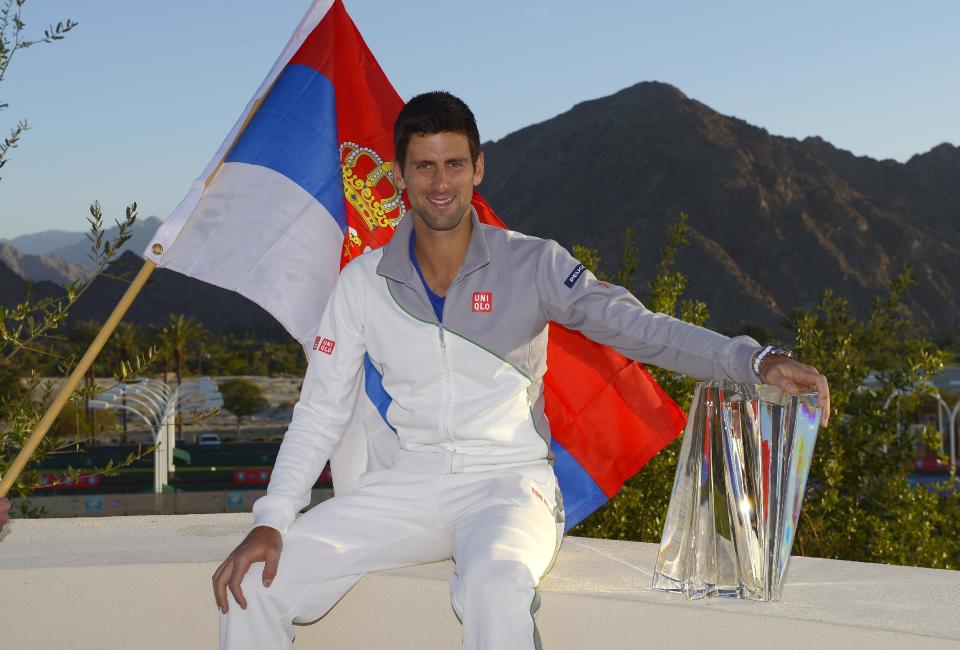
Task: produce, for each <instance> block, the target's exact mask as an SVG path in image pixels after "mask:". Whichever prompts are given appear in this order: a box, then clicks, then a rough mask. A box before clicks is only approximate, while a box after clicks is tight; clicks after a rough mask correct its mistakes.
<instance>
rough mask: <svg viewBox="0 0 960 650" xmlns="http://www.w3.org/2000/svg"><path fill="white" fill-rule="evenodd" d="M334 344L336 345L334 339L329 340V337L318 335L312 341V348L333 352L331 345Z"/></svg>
mask: <svg viewBox="0 0 960 650" xmlns="http://www.w3.org/2000/svg"><path fill="white" fill-rule="evenodd" d="M335 345H336V342H335V341H331V340H330V339H325V338H323V337H322V336H318V337H317V338H316V339H314V341H313V349H314V350H320V351H321V352H323V353H324V354H333V346H335Z"/></svg>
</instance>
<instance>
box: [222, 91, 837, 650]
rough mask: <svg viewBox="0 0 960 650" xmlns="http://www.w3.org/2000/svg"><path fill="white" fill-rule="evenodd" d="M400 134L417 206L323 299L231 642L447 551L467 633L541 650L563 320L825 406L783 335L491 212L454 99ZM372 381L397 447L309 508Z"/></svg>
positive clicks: (442, 97) (233, 610)
mask: <svg viewBox="0 0 960 650" xmlns="http://www.w3.org/2000/svg"><path fill="white" fill-rule="evenodd" d="M394 141H395V150H396V157H397V160H396V162H395V170H396V173H397V174H398V183H399V185H400V187H401V188H403V189H405V190H406V192H407V197H408V199H409V201H410V206H411V208H412V209H411V213H410V215H409V216H407V217H406V218H405V219H404V220H403V221H402V222H401V223H400V225H399V226H398V227H397V230H396V233H395V234H394V236H393V238H392V240H391V241H390V243H389V244H387V245H386V246H384V247H383V248H381V249H378V250H375V251H372V252H369V253H367V254H364V255H362V256H360V257H358V258H357V259H355V260H354V261H353V262H351V263H350V264H348V265H347V266H346V267H345V268H344V270H343V272H342V273H341V275H340V279H339V280H338V282H337V286H336V288H335V289H334V292H333V294H332V295H331V297H330V300H329V302H328V304H327V306H326V309H325V311H324V314H323V317H322V318H321V321H320V324H319V327H318V329H317V339H316V340H317V345H315V346H314V351H313V352H312V353H311V355H312V356H311V358H310V362H309V366H308V369H307V374H306V377H305V378H304V383H303V391H302V393H301V397H300V401H299V402H298V403H297V406H296V408H295V409H294V416H293V420H292V422H291V423H290V427H289V429H288V431H287V434H286V436H285V437H284V441H283V444H282V446H281V448H280V452H279V454H278V456H277V463H276V467H275V469H274V472H273V475H272V477H271V480H270V486H269V489H268V491H267V496H265V497H263V498H262V499H260V500H258V501H257V503H256V504H255V506H254V518H255V527H254V528H253V530H252V531H251V532H250V534H249V535H248V536H247V537H246V539H245V540H244V541H243V542H242V543H241V544H240V545H239V546H238V547H237V548H236V549H235V550H234V551H233V552H232V553H231V554H230V555H229V556H228V557H227V559H226V560H225V561H224V562H223V564H222V565H221V566H220V567H219V568H218V569H217V571H216V573H215V574H214V576H213V581H214V593H215V597H216V601H217V604H218V606H219V607H220V610H221V612H222V614H221V625H220V643H221V646H222V647H230V648H279V647H289V646H290V644H291V643H292V640H293V622H294V621H298V622H307V621H311V620H315V619H317V618H319V617H320V616H322V615H323V614H324V613H326V612H327V611H328V610H329V609H330V608H331V607H333V605H334V604H335V603H336V602H337V601H338V600H339V599H340V598H341V597H342V596H343V595H344V594H345V593H346V592H347V591H348V590H349V589H350V587H351V586H352V585H353V584H354V583H355V582H356V581H357V580H358V579H359V578H360V577H361V576H362V575H363V574H365V573H367V572H370V571H376V570H382V569H389V568H394V567H400V566H405V565H410V564H418V563H425V562H435V561H439V560H444V559H449V558H452V559H453V560H454V562H455V567H456V569H455V571H454V575H453V577H452V578H451V582H450V598H451V602H452V604H453V609H454V611H455V612H456V614H457V616H458V617H459V618H460V620H461V622H462V623H463V646H464V647H465V648H498V649H499V648H533V647H539V635H538V633H537V629H536V625H535V623H534V619H533V616H534V614H535V613H536V611H537V609H538V607H539V597H538V595H537V587H538V585H539V583H540V580H541V579H542V577H543V576H544V575H545V574H546V573H547V571H548V570H549V568H550V566H551V564H552V563H553V560H554V557H555V556H556V552H557V549H558V548H559V545H560V540H561V537H562V533H563V503H562V498H561V494H560V492H559V489H558V487H557V480H556V477H555V476H554V472H553V467H552V460H553V459H552V456H551V454H550V426H549V423H548V422H547V420H546V418H545V416H544V410H543V386H542V380H543V375H544V372H545V371H546V342H547V324H548V323H549V322H550V321H555V322H558V323H561V324H563V325H565V326H567V327H570V328H573V329H577V330H579V331H581V332H583V333H584V334H585V335H586V336H588V337H590V338H592V339H594V340H596V341H599V342H601V343H604V344H607V345H610V346H612V347H613V348H615V349H616V350H618V351H619V352H621V353H622V354H624V355H625V356H627V357H629V358H631V359H635V360H638V361H642V362H645V363H652V364H655V365H658V366H661V367H663V368H667V369H669V370H673V371H677V372H683V373H685V374H688V375H690V376H692V377H696V378H700V379H708V378H726V379H731V380H733V381H737V382H741V383H754V382H758V381H761V379H762V380H763V381H765V382H767V383H772V384H775V385H778V386H780V387H781V388H783V389H784V390H786V391H788V392H791V393H793V392H796V391H797V390H798V387H800V388H812V389H815V390H818V391H819V392H820V393H821V399H822V403H823V404H824V405H825V409H824V411H825V412H824V418H823V420H824V423H826V420H827V418H828V410H829V401H828V400H829V397H828V388H827V382H826V379H825V378H824V377H823V376H822V375H821V374H820V373H818V372H817V371H816V370H815V369H813V368H811V367H809V366H806V365H804V364H802V363H799V362H797V361H794V360H792V359H791V358H790V357H789V353H787V352H786V351H785V350H781V349H779V348H775V347H772V346H767V347H761V346H760V345H759V344H757V343H756V342H755V341H754V340H753V339H750V338H748V337H737V338H733V339H730V338H727V337H725V336H722V335H720V334H717V333H715V332H711V331H709V330H706V329H703V328H700V327H696V326H694V325H690V324H687V323H684V322H682V321H679V320H676V319H674V318H671V317H669V316H666V315H664V314H654V313H652V312H650V311H649V310H647V309H646V308H645V307H644V306H643V305H642V304H640V302H639V301H638V300H637V299H636V298H634V297H633V296H632V295H631V294H630V293H629V292H628V291H627V290H625V289H623V288H621V287H617V286H613V285H610V284H607V283H602V282H598V281H597V279H596V278H595V277H594V276H593V274H592V273H590V271H589V270H586V269H585V268H584V267H583V265H582V264H580V263H579V262H578V261H577V260H576V259H574V258H573V257H571V256H570V254H569V253H568V252H567V251H566V250H564V249H563V248H562V247H560V246H559V245H558V244H557V243H556V242H553V241H546V240H542V239H538V238H535V237H527V236H525V235H521V234H519V233H516V232H511V231H508V230H504V229H498V228H492V227H489V226H485V225H481V224H480V223H479V221H478V219H477V216H476V214H475V213H474V212H473V210H472V208H471V206H470V198H471V196H472V193H473V188H474V186H475V185H477V184H478V183H480V181H481V180H482V179H483V165H484V161H483V154H482V153H481V152H480V137H479V134H478V132H477V126H476V122H475V120H474V117H473V114H472V113H471V112H470V109H469V108H468V107H467V106H466V105H465V104H464V103H463V102H462V101H460V100H459V99H457V98H456V97H454V96H452V95H450V94H449V93H444V92H433V93H426V94H424V95H419V96H417V97H414V98H413V99H411V100H410V102H408V103H407V105H406V106H405V107H404V108H403V110H402V111H401V112H400V115H399V116H398V118H397V121H396V125H395V128H394ZM361 384H363V386H362V385H361ZM371 384H373V385H374V387H373V388H372V389H371ZM365 388H366V390H367V391H368V393H369V391H370V390H374V391H376V392H377V395H379V398H378V400H377V403H378V408H379V409H380V413H381V415H382V416H383V418H384V420H385V421H386V423H387V424H388V425H389V426H390V428H391V429H393V432H394V433H395V434H396V438H397V441H398V445H399V451H397V452H396V455H395V457H394V458H393V460H392V464H391V466H390V467H389V468H388V469H381V470H377V471H372V472H368V473H367V474H364V475H363V476H361V477H360V479H359V481H358V484H357V486H356V487H355V488H353V489H352V490H349V491H346V492H343V493H339V494H337V496H335V497H334V498H332V499H329V500H327V501H324V502H322V503H320V504H319V505H317V506H316V507H315V508H313V509H311V510H309V511H308V512H306V513H305V514H304V515H303V516H302V517H300V518H299V519H298V518H297V513H298V512H299V511H300V510H301V509H303V508H304V507H306V506H307V505H308V503H309V501H310V489H311V487H312V486H313V484H314V482H315V481H316V479H317V476H318V475H319V473H320V471H321V470H322V469H323V467H324V464H325V463H326V462H327V459H328V458H329V456H330V454H331V453H332V452H333V450H334V449H335V448H336V446H337V444H338V442H339V440H340V438H341V437H342V436H343V434H344V429H345V427H346V426H347V422H348V420H349V419H350V416H351V413H352V407H353V404H354V401H355V399H356V397H357V395H358V393H359V391H361V390H364V389H365Z"/></svg>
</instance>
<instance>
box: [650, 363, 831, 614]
mask: <svg viewBox="0 0 960 650" xmlns="http://www.w3.org/2000/svg"><path fill="white" fill-rule="evenodd" d="M819 424H820V409H819V408H818V406H817V394H816V393H801V394H799V395H796V396H792V397H791V396H790V395H788V394H786V393H784V392H782V391H781V390H780V389H779V388H776V387H775V386H768V385H752V384H736V383H733V382H730V381H723V380H720V381H708V382H702V383H700V384H698V385H697V389H696V392H695V394H694V398H693V404H692V405H691V407H690V415H689V418H688V420H687V426H686V429H685V431H684V437H683V446H682V447H681V450H680V458H679V462H678V464H677V474H676V478H675V479H674V482H673V493H672V494H671V496H670V505H669V507H668V509H667V518H666V521H665V522H664V526H663V537H662V538H661V540H660V553H659V555H658V557H657V567H656V571H655V573H654V576H653V588H654V589H660V590H666V591H679V592H682V593H683V594H684V595H685V596H686V597H687V598H688V599H694V598H706V597H714V596H727V597H733V598H747V599H751V600H763V601H775V600H779V599H780V595H781V592H782V590H783V581H784V577H785V576H786V572H787V564H788V563H789V561H790V549H791V548H792V546H793V538H794V534H795V533H796V530H797V522H798V520H799V517H800V506H801V504H802V502H803V496H804V489H805V487H806V483H807V475H808V474H809V472H810V461H811V459H812V457H813V447H814V445H815V444H816V441H817V428H818V427H819Z"/></svg>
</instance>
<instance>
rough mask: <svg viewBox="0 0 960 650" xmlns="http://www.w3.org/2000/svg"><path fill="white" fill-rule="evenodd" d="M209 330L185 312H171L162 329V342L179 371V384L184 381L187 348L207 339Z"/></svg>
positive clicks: (177, 371)
mask: <svg viewBox="0 0 960 650" xmlns="http://www.w3.org/2000/svg"><path fill="white" fill-rule="evenodd" d="M206 337H207V331H206V330H205V329H204V328H203V327H202V326H201V325H200V324H199V323H197V321H195V320H193V319H192V318H188V317H187V316H184V315H183V314H170V320H169V321H168V322H167V325H165V326H164V327H163V328H162V329H161V330H160V342H161V346H162V347H166V348H167V349H168V350H169V351H170V353H171V356H172V357H173V361H174V363H175V370H176V373H177V386H179V385H180V384H181V383H183V369H184V367H185V366H186V356H187V349H188V348H189V347H191V344H192V343H194V342H200V341H203V340H204V339H206Z"/></svg>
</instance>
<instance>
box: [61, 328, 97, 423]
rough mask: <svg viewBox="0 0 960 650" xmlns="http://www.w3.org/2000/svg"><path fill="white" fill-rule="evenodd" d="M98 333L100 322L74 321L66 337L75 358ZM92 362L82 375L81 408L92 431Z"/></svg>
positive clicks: (82, 352) (83, 351)
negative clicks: (71, 344)
mask: <svg viewBox="0 0 960 650" xmlns="http://www.w3.org/2000/svg"><path fill="white" fill-rule="evenodd" d="M99 333H100V323H98V322H96V321H93V320H83V321H80V322H78V323H76V324H75V325H74V326H73V329H72V330H71V331H70V334H69V335H68V337H67V338H68V339H69V340H70V342H71V343H73V346H74V351H75V353H76V355H77V359H79V358H80V357H82V356H83V355H84V353H85V352H86V351H87V349H88V348H89V347H90V344H91V343H93V339H95V338H97V334H99ZM93 367H94V364H92V363H91V364H90V368H89V369H87V373H86V375H84V382H83V383H84V386H85V388H86V390H85V391H84V397H83V410H84V413H85V414H86V417H87V425H88V426H89V430H90V431H91V432H92V431H93V411H92V410H91V409H90V393H91V391H92V390H93V387H94V385H95V384H96V383H97V377H96V374H95V373H94V368H93Z"/></svg>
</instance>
